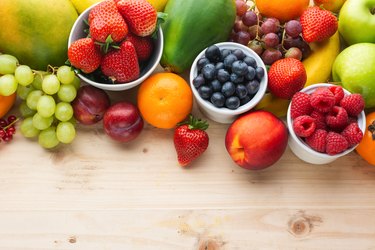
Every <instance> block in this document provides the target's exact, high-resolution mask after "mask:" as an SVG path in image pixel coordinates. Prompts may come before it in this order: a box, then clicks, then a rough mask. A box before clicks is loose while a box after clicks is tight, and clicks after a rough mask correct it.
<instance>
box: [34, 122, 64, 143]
mask: <svg viewBox="0 0 375 250" xmlns="http://www.w3.org/2000/svg"><path fill="white" fill-rule="evenodd" d="M38 142H39V145H40V146H42V147H43V148H54V147H56V146H57V145H59V143H60V142H59V140H58V139H57V136H56V127H53V126H52V127H49V128H47V129H45V130H43V131H41V132H40V133H39V137H38Z"/></svg>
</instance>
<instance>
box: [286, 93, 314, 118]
mask: <svg viewBox="0 0 375 250" xmlns="http://www.w3.org/2000/svg"><path fill="white" fill-rule="evenodd" d="M312 111H313V108H312V107H311V104H310V95H309V94H306V93H303V92H297V93H295V94H294V95H293V97H292V100H291V104H290V115H291V117H292V119H295V118H297V117H298V116H301V115H310V113H311V112H312Z"/></svg>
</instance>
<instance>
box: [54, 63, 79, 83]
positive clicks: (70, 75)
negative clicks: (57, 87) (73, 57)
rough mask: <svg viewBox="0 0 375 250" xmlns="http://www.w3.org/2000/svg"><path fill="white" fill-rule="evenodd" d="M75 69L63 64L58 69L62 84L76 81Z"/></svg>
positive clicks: (58, 76)
mask: <svg viewBox="0 0 375 250" xmlns="http://www.w3.org/2000/svg"><path fill="white" fill-rule="evenodd" d="M74 77H75V74H74V71H73V69H72V68H71V67H69V66H66V65H63V66H60V67H59V68H58V69H57V78H58V79H59V81H60V82H61V83H62V84H71V83H72V82H73V81H74Z"/></svg>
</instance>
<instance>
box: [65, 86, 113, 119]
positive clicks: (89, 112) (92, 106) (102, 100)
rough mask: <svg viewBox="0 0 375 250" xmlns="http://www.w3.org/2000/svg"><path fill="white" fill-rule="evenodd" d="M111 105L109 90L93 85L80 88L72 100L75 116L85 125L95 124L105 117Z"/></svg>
mask: <svg viewBox="0 0 375 250" xmlns="http://www.w3.org/2000/svg"><path fill="white" fill-rule="evenodd" d="M110 105H111V103H110V100H109V96H108V94H107V92H105V91H104V90H102V89H98V88H96V87H94V86H91V85H84V86H82V87H80V88H79V90H78V92H77V96H76V98H75V99H74V101H73V102H72V107H73V112H74V118H76V120H77V121H78V122H80V123H82V124H84V125H91V124H95V123H97V122H99V121H101V120H102V119H103V115H104V112H105V111H106V110H107V109H108V108H109V106H110Z"/></svg>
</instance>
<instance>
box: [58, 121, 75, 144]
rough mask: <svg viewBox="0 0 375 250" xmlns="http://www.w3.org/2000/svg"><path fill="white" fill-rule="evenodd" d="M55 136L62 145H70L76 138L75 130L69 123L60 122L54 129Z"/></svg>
mask: <svg viewBox="0 0 375 250" xmlns="http://www.w3.org/2000/svg"><path fill="white" fill-rule="evenodd" d="M56 136H57V139H58V140H59V141H60V142H62V143H71V142H72V141H73V140H74V138H75V137H76V129H75V128H74V125H73V124H71V123H70V122H60V123H59V124H58V125H57V128H56Z"/></svg>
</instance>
